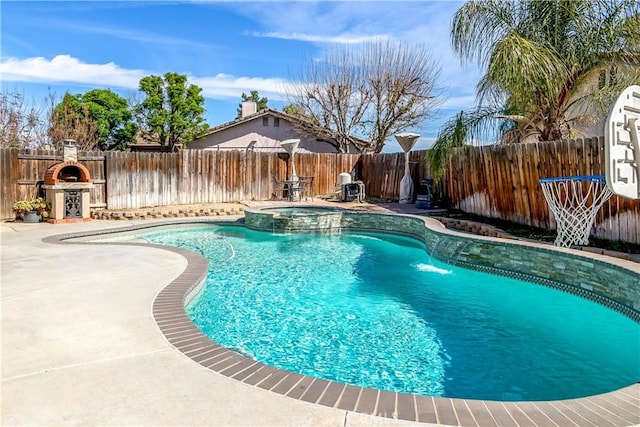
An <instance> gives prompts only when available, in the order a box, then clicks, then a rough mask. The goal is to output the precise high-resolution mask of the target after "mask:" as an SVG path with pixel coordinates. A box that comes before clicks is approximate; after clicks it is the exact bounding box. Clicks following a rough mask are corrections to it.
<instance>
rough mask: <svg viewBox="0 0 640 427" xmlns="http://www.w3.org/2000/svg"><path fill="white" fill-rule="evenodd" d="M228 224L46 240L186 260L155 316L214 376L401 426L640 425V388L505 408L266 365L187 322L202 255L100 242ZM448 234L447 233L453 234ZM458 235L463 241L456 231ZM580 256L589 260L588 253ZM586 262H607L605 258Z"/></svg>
mask: <svg viewBox="0 0 640 427" xmlns="http://www.w3.org/2000/svg"><path fill="white" fill-rule="evenodd" d="M394 215H397V214H394ZM421 219H424V218H421ZM221 223H225V224H234V222H231V221H230V218H219V219H218V218H215V219H214V218H206V219H204V218H193V220H189V219H184V218H182V219H178V220H175V221H173V220H172V221H160V222H155V221H154V222H148V223H145V224H143V225H132V226H130V227H127V229H126V230H113V229H105V230H98V231H91V232H81V233H70V234H62V235H54V236H49V237H45V238H44V239H43V241H46V242H48V243H66V244H109V245H136V246H145V247H152V248H156V249H161V250H166V251H170V252H174V253H177V254H179V255H181V256H183V257H184V258H185V259H186V261H187V266H186V268H185V270H184V271H183V272H182V273H181V274H180V275H179V276H178V277H177V278H176V279H174V280H173V281H172V282H171V283H170V284H169V285H167V286H166V287H165V288H163V289H162V290H161V291H160V292H159V293H158V294H157V296H156V297H155V299H154V301H153V308H152V311H153V317H154V320H155V322H156V325H157V326H158V328H159V329H160V331H161V332H162V334H163V335H164V337H165V339H166V340H167V341H168V342H169V343H170V344H171V345H172V346H173V347H174V348H175V349H177V350H178V351H180V352H181V353H182V354H184V355H185V356H186V357H188V358H190V359H191V360H193V361H195V362H196V363H198V364H199V365H201V366H203V367H205V368H207V369H209V370H211V371H214V372H217V373H219V374H222V375H224V376H226V377H229V378H232V379H235V380H237V381H240V382H243V383H245V384H249V385H252V386H257V387H259V388H261V389H264V390H269V391H272V392H274V393H278V394H280V395H283V396H287V397H289V398H293V399H297V400H302V401H306V402H310V403H314V404H319V405H323V406H327V407H331V408H336V409H342V410H347V411H354V412H358V413H363V414H369V415H376V416H380V417H386V418H392V419H397V420H405V421H414V422H422V423H432V424H445V425H460V426H461V425H479V426H489V425H500V426H502V425H527V426H543V425H545V426H546V425H559V426H564V425H577V426H583V425H584V426H600V425H617V426H627V425H634V424H640V383H635V384H632V385H630V386H628V387H625V388H622V389H619V390H616V391H612V392H609V393H604V394H600V395H596V396H590V397H584V398H578V399H567V400H557V401H535V402H501V401H483V400H468V399H455V398H442V397H431V396H422V395H412V394H405V393H397V392H388V391H382V390H375V389H370V388H363V387H358V386H352V385H346V384H341V383H337V382H333V381H328V380H323V379H318V378H313V377H309V376H304V375H301V374H297V373H293V372H289V371H285V370H281V369H278V368H274V367H271V366H268V365H265V364H262V363H260V362H257V361H255V360H253V359H249V358H247V357H244V356H242V355H240V354H238V353H236V352H235V351H233V350H230V349H227V348H225V347H223V346H220V345H218V344H217V343H215V342H214V341H212V340H211V339H210V338H208V337H207V336H206V335H204V334H203V333H202V332H201V331H200V330H199V329H198V328H197V327H196V326H195V325H194V324H193V322H192V321H191V319H190V318H189V317H188V316H187V314H186V312H185V305H186V304H187V303H188V301H189V300H190V298H191V297H192V296H194V295H195V294H196V293H197V292H198V291H199V289H200V287H201V286H203V284H204V282H205V280H206V275H207V270H208V262H207V260H206V259H205V258H204V257H203V256H202V255H200V254H197V253H195V252H191V251H188V250H184V249H180V248H175V247H167V246H161V245H156V244H150V243H125V242H117V241H112V242H106V241H105V242H96V241H95V240H96V239H99V238H100V236H101V235H104V236H106V235H114V234H118V235H123V233H125V234H126V233H129V234H132V233H138V232H139V231H140V230H144V229H147V228H154V229H157V228H158V227H165V226H168V227H175V226H183V225H202V224H221ZM443 229H444V227H443ZM445 230H446V229H444V230H442V232H445V233H448V232H451V231H449V230H446V231H445ZM439 231H441V230H439ZM451 233H452V234H456V235H458V233H456V232H451ZM83 237H85V238H86V237H91V238H92V241H91V242H88V241H81V240H73V241H70V239H82V238H83ZM489 239H491V238H489ZM509 243H512V242H509ZM519 244H527V243H522V242H521V243H519ZM534 246H537V245H534ZM580 256H583V255H582V254H580ZM584 257H585V258H594V259H598V260H601V261H602V260H603V257H602V256H597V257H590V256H584ZM611 261H613V260H611ZM612 263H613V264H616V265H617V264H619V263H618V262H612Z"/></svg>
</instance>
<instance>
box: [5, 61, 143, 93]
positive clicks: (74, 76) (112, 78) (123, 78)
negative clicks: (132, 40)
mask: <svg viewBox="0 0 640 427" xmlns="http://www.w3.org/2000/svg"><path fill="white" fill-rule="evenodd" d="M0 74H2V80H3V81H14V82H25V83H51V84H58V83H76V84H83V85H84V84H98V85H100V86H114V87H120V88H127V89H131V88H134V89H135V88H137V87H138V82H139V81H140V79H141V78H142V77H144V76H145V72H144V71H143V70H127V69H124V68H120V67H119V66H118V65H116V64H114V63H113V62H108V63H106V64H87V63H84V62H82V61H80V60H78V59H77V58H73V57H72V56H70V55H58V56H55V57H54V58H53V59H50V60H49V59H47V58H43V57H34V58H26V59H19V58H7V59H3V60H2V62H0Z"/></svg>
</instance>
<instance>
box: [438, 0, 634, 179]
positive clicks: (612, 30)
mask: <svg viewBox="0 0 640 427" xmlns="http://www.w3.org/2000/svg"><path fill="white" fill-rule="evenodd" d="M639 11H640V3H639V2H637V1H636V0H473V1H468V2H467V3H465V4H464V5H463V6H462V7H461V8H460V9H459V10H458V11H457V12H456V14H455V16H454V18H453V22H452V28H451V41H452V45H453V48H454V50H455V52H456V53H457V54H458V55H459V57H460V58H461V60H462V62H463V63H467V62H472V61H477V62H478V64H479V65H480V66H481V67H482V68H483V69H484V70H485V74H484V75H483V76H482V78H481V80H480V82H479V83H478V86H477V95H478V106H477V107H476V108H475V109H470V110H467V111H465V112H464V113H463V114H462V115H461V116H459V117H455V118H452V119H451V120H450V121H449V122H447V123H446V124H445V125H444V126H443V128H442V129H441V130H440V133H439V136H438V138H437V140H436V144H435V148H436V151H434V154H433V155H431V154H430V161H431V166H432V170H434V169H437V168H438V167H442V164H440V162H441V161H442V160H443V156H442V153H443V152H445V151H446V148H447V147H448V146H450V144H451V143H452V142H453V141H457V139H456V138H452V137H451V134H452V133H453V132H456V129H457V125H458V124H460V123H463V124H464V126H465V127H466V131H465V142H466V143H473V142H474V141H486V140H487V137H491V136H492V135H491V134H492V133H493V134H495V133H496V130H497V131H498V133H499V139H500V141H501V142H503V143H509V142H517V141H521V140H523V139H525V138H533V139H536V140H539V141H552V140H557V139H562V138H567V137H574V136H578V135H576V124H578V123H580V122H582V121H588V120H593V119H594V117H593V116H594V112H597V111H598V110H600V111H602V109H603V108H606V107H605V106H606V105H608V103H609V102H610V101H611V99H612V97H613V96H614V94H616V93H619V91H620V89H621V87H622V86H625V85H628V84H630V83H631V82H633V81H634V79H635V81H636V82H637V81H638V67H639V65H640V49H639V48H640V18H639V16H640V15H639ZM614 70H618V72H614ZM602 72H607V73H610V74H611V75H615V78H614V79H608V82H607V84H604V85H598V84H593V82H594V81H595V82H597V81H598V76H599V75H600V73H602ZM605 112H606V111H605ZM435 153H439V154H438V155H437V156H436V154H435Z"/></svg>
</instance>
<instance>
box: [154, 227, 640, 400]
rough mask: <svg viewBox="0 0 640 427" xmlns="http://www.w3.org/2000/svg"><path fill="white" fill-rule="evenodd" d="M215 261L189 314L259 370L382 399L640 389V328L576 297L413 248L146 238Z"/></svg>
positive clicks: (368, 238) (385, 240) (356, 236)
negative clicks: (367, 390)
mask: <svg viewBox="0 0 640 427" xmlns="http://www.w3.org/2000/svg"><path fill="white" fill-rule="evenodd" d="M144 237H145V238H146V239H148V240H151V241H153V242H157V243H161V244H166V245H172V246H178V247H185V248H188V249H192V250H195V251H198V252H201V253H203V254H205V255H206V256H207V257H208V258H209V260H210V271H209V274H208V278H207V283H206V286H205V288H204V289H203V291H202V292H201V293H200V294H199V296H198V297H197V298H195V299H194V300H193V301H192V302H191V303H190V304H189V306H188V307H187V312H188V314H189V315H190V316H191V318H192V319H193V321H194V323H195V324H196V325H197V326H198V327H199V328H200V329H201V330H202V331H203V332H204V333H205V334H206V335H208V336H209V337H210V338H211V339H212V340H214V341H216V342H218V343H220V344H221V345H224V346H226V347H229V348H232V349H234V350H236V351H238V352H239V353H241V354H243V355H245V356H248V357H251V358H253V359H256V360H259V361H261V362H263V363H266V364H269V365H271V366H275V367H278V368H282V369H286V370H289V371H292V372H298V373H302V374H305V375H309V376H312V377H321V378H325V379H329V380H334V381H338V382H343V383H348V384H353V385H359V386H364V387H373V388H378V389H382V390H389V391H400V392H406V393H415V394H425V395H433V396H443V397H457V398H468V399H489V400H554V399H565V398H573V397H582V396H587V395H592V394H597V393H603V392H607V391H611V390H614V389H617V388H620V387H623V386H626V385H629V384H631V383H633V382H637V381H639V380H640V357H639V355H640V325H639V324H638V323H636V322H634V321H632V320H630V319H629V318H627V317H625V316H623V315H621V314H619V313H617V312H615V311H612V310H609V309H607V308H605V307H603V306H600V305H598V304H595V303H593V302H591V301H588V300H585V299H582V298H579V297H577V296H574V295H570V294H565V293H562V292H560V291H557V290H554V289H550V288H546V287H543V286H540V285H535V284H531V283H527V282H523V281H518V280H514V279H508V278H504V277H500V276H494V275H489V274H484V273H480V272H476V271H472V270H465V269H460V268H455V267H452V266H450V265H447V264H444V263H440V262H438V261H435V260H431V259H429V256H428V255H427V254H426V251H425V247H424V245H423V244H421V243H419V242H417V241H416V240H413V239H408V238H403V237H398V236H392V235H385V234H369V233H343V234H293V235H291V234H288V235H272V234H269V233H264V232H257V231H252V230H248V229H245V228H244V227H238V226H211V227H208V226H207V227H201V228H188V229H183V230H172V231H162V232H155V233H147V234H145V235H144Z"/></svg>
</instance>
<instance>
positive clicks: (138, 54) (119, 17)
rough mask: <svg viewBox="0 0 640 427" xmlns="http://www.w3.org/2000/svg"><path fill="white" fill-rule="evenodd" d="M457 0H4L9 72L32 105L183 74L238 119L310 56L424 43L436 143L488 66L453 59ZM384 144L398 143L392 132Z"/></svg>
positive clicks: (5, 70) (220, 117)
mask: <svg viewBox="0 0 640 427" xmlns="http://www.w3.org/2000/svg"><path fill="white" fill-rule="evenodd" d="M462 4H463V2H460V1H445V0H441V1H405V2H401V1H391V2H384V1H319V2H311V1H299V2H295V1H276V2H267V1H260V2H258V1H255V2H248V1H216V2H209V1H190V2H185V1H147V2H141V1H115V2H106V1H82V2H62V1H48V2H36V1H7V0H3V1H2V3H1V4H0V14H1V17H0V20H1V21H0V29H1V33H0V36H1V39H0V52H1V55H0V79H1V81H2V90H3V91H9V92H14V91H19V92H21V93H24V95H25V97H26V98H27V99H28V100H33V101H32V102H34V103H44V98H45V97H46V95H47V94H48V93H53V94H55V95H56V97H58V98H62V96H63V95H64V93H65V92H70V93H73V94H76V93H83V92H86V91H88V90H91V89H96V88H107V89H111V90H113V91H114V92H116V93H118V94H120V95H121V96H124V97H125V98H128V99H130V98H131V97H133V96H134V94H135V93H136V91H137V87H138V82H139V81H140V79H141V78H142V77H144V76H147V75H151V74H155V75H162V74H164V73H166V72H178V73H181V74H186V75H187V76H188V77H189V81H190V83H194V84H196V85H198V86H200V87H201V88H202V89H203V95H204V96H205V99H206V101H205V108H206V110H207V112H206V114H205V117H206V120H207V123H209V125H211V126H215V125H218V124H221V123H224V122H227V121H230V120H233V119H234V118H235V115H236V108H237V106H238V103H239V102H240V97H241V94H242V92H246V93H248V92H249V91H251V90H258V91H259V93H260V95H261V96H266V97H267V98H268V99H269V104H268V105H269V107H271V108H275V109H278V110H280V109H281V108H282V107H283V106H284V105H286V104H287V103H288V102H287V100H286V97H285V95H284V94H283V88H284V85H285V83H286V81H287V80H288V79H289V77H290V76H292V75H294V74H295V73H296V71H297V70H298V69H299V68H300V67H301V66H302V65H303V64H304V61H305V60H307V59H309V58H315V57H319V56H321V55H322V54H323V52H324V51H325V50H327V49H331V48H332V47H334V46H336V45H339V44H349V43H357V42H362V41H367V40H373V39H388V40H394V41H402V42H406V43H410V44H418V45H423V46H425V47H426V48H427V49H428V50H429V51H430V52H431V56H432V58H433V59H434V60H435V61H436V62H437V63H438V64H439V65H440V67H441V69H442V71H441V75H440V86H441V87H442V95H443V104H442V106H441V107H440V110H439V111H438V112H437V118H436V119H435V120H433V121H431V122H428V123H425V124H424V125H423V126H422V127H421V128H419V129H413V131H415V132H417V133H419V134H420V135H421V139H420V142H419V143H418V145H417V146H416V149H420V148H426V147H428V146H429V145H430V144H431V143H432V141H433V140H434V138H435V136H436V135H437V132H438V129H439V127H440V125H441V124H442V122H443V121H444V120H446V119H447V118H449V117H451V116H453V115H454V114H455V113H456V112H458V111H459V110H461V109H468V108H470V107H472V106H473V105H474V103H475V85H476V83H477V81H478V78H479V72H478V69H477V67H475V66H474V65H471V66H466V67H462V66H461V64H460V62H459V60H458V59H457V58H456V57H455V56H454V55H453V53H452V51H451V48H450V41H449V26H450V23H451V18H452V17H453V14H454V13H455V11H456V10H457V9H458V8H459V7H460V6H461V5H462ZM384 151H387V152H393V151H401V149H400V148H399V146H398V145H397V143H396V142H395V140H390V141H389V142H388V143H387V145H386V146H385V150H384Z"/></svg>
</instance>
